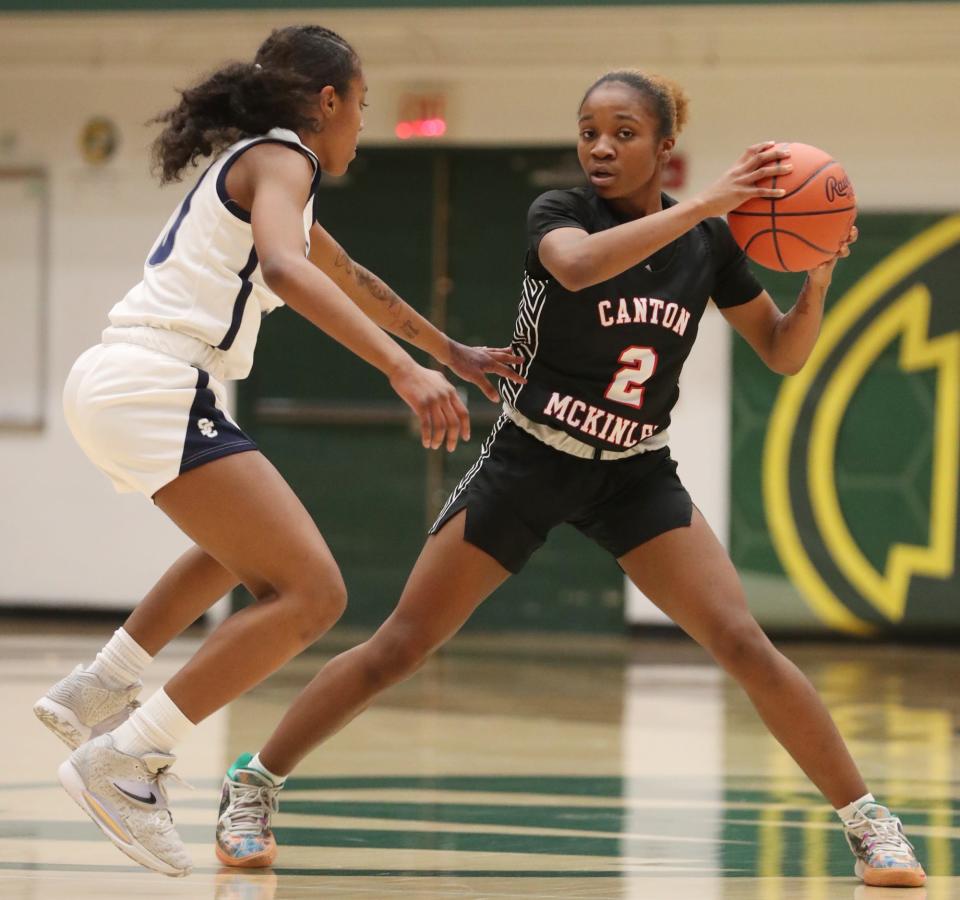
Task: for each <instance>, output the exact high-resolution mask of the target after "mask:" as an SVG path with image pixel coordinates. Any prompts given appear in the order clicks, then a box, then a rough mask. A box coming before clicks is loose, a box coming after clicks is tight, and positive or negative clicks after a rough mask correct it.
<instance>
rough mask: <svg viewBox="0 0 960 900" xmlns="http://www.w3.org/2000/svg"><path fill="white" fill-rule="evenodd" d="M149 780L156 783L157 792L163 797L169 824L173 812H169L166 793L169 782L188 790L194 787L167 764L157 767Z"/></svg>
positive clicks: (164, 809)
mask: <svg viewBox="0 0 960 900" xmlns="http://www.w3.org/2000/svg"><path fill="white" fill-rule="evenodd" d="M151 780H153V781H156V783H157V793H158V794H159V795H160V796H161V797H162V798H163V807H164V808H163V811H164V812H165V813H166V814H167V818H168V819H169V820H170V824H171V825H173V813H172V812H170V801H169V797H168V794H167V791H168V789H169V786H170V784H178V785H180V787H185V788H186V789H187V790H189V791H194V790H196V788H195V787H194V786H193V785H192V784H190V782H189V781H187V780H186V779H184V778H181V777H180V776H179V775H178V774H177V773H176V772H172V771H170V768H169V767H167V766H165V767H164V768H162V769H158V770H157V773H156V775H154V776H153V778H152V779H151Z"/></svg>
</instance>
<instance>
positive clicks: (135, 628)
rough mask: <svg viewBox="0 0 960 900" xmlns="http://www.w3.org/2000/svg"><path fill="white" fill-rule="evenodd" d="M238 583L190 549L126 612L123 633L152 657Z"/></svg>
mask: <svg viewBox="0 0 960 900" xmlns="http://www.w3.org/2000/svg"><path fill="white" fill-rule="evenodd" d="M238 583H239V579H238V578H237V576H236V575H234V574H233V573H232V572H228V571H227V570H226V569H225V568H224V567H223V566H221V565H220V563H218V562H217V561H216V560H215V559H214V558H213V557H212V556H210V554H209V553H206V552H205V551H203V550H201V549H200V548H199V547H197V546H193V547H191V548H190V549H189V550H187V551H186V553H184V554H183V556H181V557H180V558H179V559H178V560H177V561H176V562H175V563H174V564H173V565H172V566H170V568H169V569H167V571H166V572H164V574H163V575H162V576H161V577H160V580H159V581H158V582H157V583H156V584H155V585H154V586H153V588H152V589H151V590H150V592H149V593H148V594H147V595H146V596H145V597H144V598H143V600H141V601H140V603H139V604H138V605H137V608H136V609H135V610H134V611H133V612H132V613H130V616H129V618H128V619H127V621H126V622H124V623H123V627H124V630H125V631H126V632H127V634H129V635H130V637H132V638H133V639H134V640H135V641H136V642H137V643H138V644H139V645H140V646H141V647H143V649H144V650H146V651H147V653H149V654H150V655H151V656H156V655H157V653H159V652H160V650H162V649H163V648H164V647H165V646H166V645H167V644H169V643H170V641H172V640H173V639H174V638H175V637H176V636H177V635H178V634H180V633H181V632H182V631H183V630H184V629H186V628H189V627H190V626H191V625H192V624H193V623H194V622H196V621H197V619H199V618H200V616H202V615H203V614H204V613H205V612H206V611H207V610H208V609H210V607H211V606H213V604H214V603H216V602H217V601H218V600H219V599H220V598H221V597H222V596H223V595H224V594H226V593H228V592H229V591H231V590H233V588H235V587H236V586H237V584H238Z"/></svg>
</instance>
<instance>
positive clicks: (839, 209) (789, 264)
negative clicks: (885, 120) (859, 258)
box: [727, 143, 857, 272]
mask: <svg viewBox="0 0 960 900" xmlns="http://www.w3.org/2000/svg"><path fill="white" fill-rule="evenodd" d="M779 146H780V147H785V148H789V150H790V156H789V157H788V158H787V159H785V160H784V162H789V163H792V164H793V171H792V172H790V173H788V174H787V175H779V176H774V177H773V178H764V179H762V180H760V181H758V182H757V183H756V184H757V186H758V187H770V188H783V189H784V190H786V194H784V195H783V196H782V197H780V198H779V199H776V200H769V199H766V198H760V197H756V198H753V199H751V200H748V201H747V202H746V203H744V204H742V205H741V206H738V207H737V208H736V209H735V210H733V211H731V212H730V213H729V214H728V216H727V221H728V222H729V224H730V230H731V231H732V232H733V236H734V238H735V239H736V241H737V243H738V244H739V245H740V246H741V247H742V248H743V251H744V252H745V253H746V254H747V256H749V257H750V259H752V260H753V261H754V262H757V263H759V264H760V265H761V266H765V267H766V268H768V269H775V270H776V271H778V272H806V271H807V270H809V269H813V268H815V267H816V266H819V265H820V264H821V263H824V262H826V261H827V260H828V259H830V258H831V257H832V256H834V254H836V252H837V251H838V250H839V249H840V244H841V243H842V241H843V239H844V238H845V237H846V236H847V235H848V234H849V232H850V227H851V226H852V225H853V222H854V220H855V219H856V217H857V200H856V197H855V196H854V193H853V186H852V185H851V184H850V179H849V178H848V177H847V173H846V172H845V171H844V170H843V166H841V165H840V163H838V162H837V161H836V160H835V159H833V158H832V157H831V156H830V154H829V153H826V152H825V151H823V150H820V149H819V148H817V147H811V146H810V145H809V144H793V143H784V144H780V145H779Z"/></svg>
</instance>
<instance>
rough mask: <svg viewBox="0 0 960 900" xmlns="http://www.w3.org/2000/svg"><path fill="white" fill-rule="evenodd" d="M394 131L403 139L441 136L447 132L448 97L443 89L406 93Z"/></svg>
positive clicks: (401, 102)
mask: <svg viewBox="0 0 960 900" xmlns="http://www.w3.org/2000/svg"><path fill="white" fill-rule="evenodd" d="M393 133H394V134H395V135H396V136H397V137H398V138H399V139H400V140H401V141H409V140H411V139H414V138H439V137H443V136H444V135H445V134H446V133H447V98H446V95H445V94H444V93H443V92H442V91H430V92H424V93H420V92H417V93H411V94H405V95H404V96H403V97H401V99H400V106H399V109H398V110H397V124H396V126H395V127H394V129H393Z"/></svg>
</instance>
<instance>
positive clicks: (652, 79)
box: [580, 69, 690, 138]
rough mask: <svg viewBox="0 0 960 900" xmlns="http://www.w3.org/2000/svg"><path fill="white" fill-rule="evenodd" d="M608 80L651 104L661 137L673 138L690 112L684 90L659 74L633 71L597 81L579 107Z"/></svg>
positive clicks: (624, 71) (608, 73)
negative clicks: (626, 87)
mask: <svg viewBox="0 0 960 900" xmlns="http://www.w3.org/2000/svg"><path fill="white" fill-rule="evenodd" d="M611 81H616V82H619V83H620V84H626V85H628V86H629V87H632V88H633V89H634V90H635V91H637V92H638V93H640V94H642V95H643V97H644V98H645V99H646V100H647V102H648V103H649V104H650V111H651V112H652V113H653V115H654V116H655V117H656V119H657V121H658V122H659V124H660V134H659V137H660V138H668V137H669V138H673V137H676V136H677V135H678V134H679V133H680V131H681V130H682V129H683V126H684V125H686V123H687V118H688V117H689V112H690V100H689V98H688V97H687V94H686V92H685V91H684V90H683V88H682V87H680V85H679V84H677V83H676V82H675V81H671V80H670V79H669V78H664V77H663V76H662V75H651V74H647V73H645V72H639V71H637V70H635V69H620V70H618V71H616V72H607V74H606V75H603V76H601V77H600V78H598V79H597V80H596V81H595V82H594V83H593V84H592V85H590V87H589V88H588V90H587V92H586V94H584V95H583V100H581V101H580V106H581V107H582V106H583V104H584V103H586V102H587V98H588V97H589V96H590V95H591V94H592V93H593V92H594V91H595V90H596V89H597V88H598V87H600V85H601V84H607V83H608V82H611Z"/></svg>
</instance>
